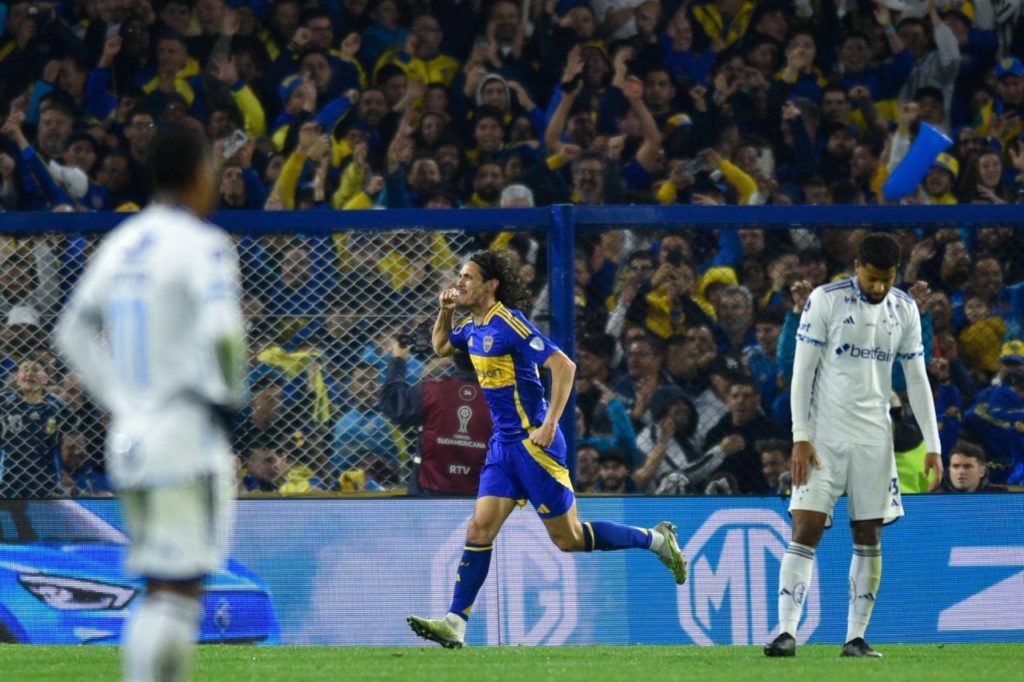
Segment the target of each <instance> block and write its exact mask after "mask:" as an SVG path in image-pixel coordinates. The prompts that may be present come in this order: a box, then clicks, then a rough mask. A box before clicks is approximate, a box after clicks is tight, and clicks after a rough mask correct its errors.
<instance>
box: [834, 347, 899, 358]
mask: <svg viewBox="0 0 1024 682" xmlns="http://www.w3.org/2000/svg"><path fill="white" fill-rule="evenodd" d="M841 355H847V356H849V357H851V358H857V359H858V360H877V361H878V362H892V352H891V351H887V350H885V349H884V348H882V347H881V346H875V347H874V348H862V347H861V346H858V345H857V344H855V343H844V344H843V345H841V346H836V356H837V357H838V356H841Z"/></svg>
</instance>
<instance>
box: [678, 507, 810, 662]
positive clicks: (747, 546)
mask: <svg viewBox="0 0 1024 682" xmlns="http://www.w3.org/2000/svg"><path fill="white" fill-rule="evenodd" d="M789 538H790V530H789V524H787V523H786V521H785V520H784V519H783V518H782V517H781V516H780V515H779V514H776V513H775V512H772V511H768V510H765V509H723V510H721V511H717V512H715V513H714V514H712V515H711V516H709V517H708V520H707V521H705V522H704V525H702V526H701V527H700V528H699V529H697V532H695V533H694V534H693V536H692V537H691V538H690V540H689V542H687V543H686V547H685V548H684V549H683V551H684V552H685V553H686V557H687V560H688V561H689V564H690V570H689V577H688V578H687V580H686V583H685V584H683V585H681V586H680V587H679V588H678V592H679V599H678V605H679V624H680V625H681V626H682V628H683V630H684V631H685V632H686V634H688V635H689V636H690V638H691V639H693V641H694V642H695V643H696V644H703V645H711V644H743V645H750V644H763V643H765V642H768V641H771V640H772V639H773V638H774V637H775V636H776V635H777V634H778V627H779V626H778V596H777V595H778V591H779V567H780V566H781V564H782V557H783V556H784V555H785V553H786V546H787V545H788V544H789ZM820 608H821V604H820V600H819V599H818V571H817V566H815V571H814V576H813V577H812V578H811V584H810V585H808V586H807V588H806V593H805V596H804V615H803V619H802V620H801V621H800V628H799V635H798V637H797V640H798V641H799V642H800V643H801V644H802V643H804V642H806V641H807V639H808V638H809V637H810V636H811V635H812V634H813V633H814V630H815V629H816V628H817V627H818V623H819V622H820V615H821V613H820Z"/></svg>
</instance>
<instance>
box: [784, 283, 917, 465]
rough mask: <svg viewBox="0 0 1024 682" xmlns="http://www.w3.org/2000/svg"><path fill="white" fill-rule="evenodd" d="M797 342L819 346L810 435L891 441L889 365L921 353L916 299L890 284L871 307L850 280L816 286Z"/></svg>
mask: <svg viewBox="0 0 1024 682" xmlns="http://www.w3.org/2000/svg"><path fill="white" fill-rule="evenodd" d="M797 342H798V343H807V344H811V345H813V346H816V347H818V348H819V349H820V350H821V360H820V362H819V363H818V367H817V373H816V375H815V379H814V389H813V394H812V397H811V411H810V415H809V417H810V423H809V425H810V429H811V435H812V437H814V436H817V437H819V438H821V437H828V438H829V439H840V440H843V441H846V442H851V443H858V444H863V445H877V444H883V443H891V442H892V435H891V430H892V426H891V423H890V421H889V405H890V399H891V396H892V364H893V362H894V361H895V360H896V359H900V360H910V359H913V358H915V357H917V356H919V355H923V354H924V348H923V346H922V345H921V318H920V314H919V313H918V310H917V304H916V303H915V302H914V299H912V298H911V297H910V296H908V295H907V294H906V293H905V292H903V291H900V290H899V289H895V288H894V289H891V290H890V291H889V293H888V294H887V295H886V297H885V299H884V300H883V301H882V302H881V303H879V304H877V305H875V304H872V303H871V302H870V301H868V299H867V298H866V297H865V296H864V294H863V292H861V291H860V289H859V287H858V286H857V281H856V277H851V278H849V279H844V280H841V281H839V282H835V283H833V284H826V285H824V286H820V287H818V288H817V289H815V290H814V291H813V292H811V295H810V297H809V298H808V299H807V304H806V305H805V306H804V311H803V314H802V315H801V316H800V328H799V329H798V331H797ZM794 417H796V415H794Z"/></svg>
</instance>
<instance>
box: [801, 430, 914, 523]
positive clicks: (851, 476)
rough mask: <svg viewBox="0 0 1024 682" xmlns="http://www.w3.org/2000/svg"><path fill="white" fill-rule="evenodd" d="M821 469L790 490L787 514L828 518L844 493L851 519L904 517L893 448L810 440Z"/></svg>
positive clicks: (830, 518) (887, 520)
mask: <svg viewBox="0 0 1024 682" xmlns="http://www.w3.org/2000/svg"><path fill="white" fill-rule="evenodd" d="M812 443H813V445H814V450H815V452H816V453H817V454H818V460H819V461H820V462H821V468H820V469H815V468H814V467H811V468H810V475H809V477H808V480H807V483H805V484H804V485H802V486H800V487H798V488H794V489H793V496H792V498H790V500H789V511H791V512H792V511H794V510H805V511H816V512H821V513H823V514H826V515H827V516H828V521H827V524H826V525H828V526H831V525H832V510H833V508H834V507H835V505H836V500H838V499H839V497H840V496H841V495H842V494H843V493H844V492H845V493H846V494H847V497H848V498H849V506H850V520H851V521H868V520H870V519H882V523H884V524H888V523H892V522H893V521H895V520H896V519H898V518H900V517H901V516H903V500H902V499H900V480H899V477H898V476H897V474H896V457H895V456H894V455H893V449H892V445H889V446H879V445H857V444H855V443H845V442H839V441H832V440H825V439H820V438H819V439H816V440H814V441H812Z"/></svg>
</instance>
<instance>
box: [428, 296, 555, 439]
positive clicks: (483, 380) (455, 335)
mask: <svg viewBox="0 0 1024 682" xmlns="http://www.w3.org/2000/svg"><path fill="white" fill-rule="evenodd" d="M448 340H449V342H450V343H451V344H452V346H454V347H455V348H457V349H458V350H460V351H463V352H465V353H469V357H470V359H471V360H472V361H473V367H474V369H476V376H477V380H478V381H479V383H480V387H481V388H482V389H483V392H484V398H486V400H487V406H488V407H489V408H490V410H491V418H492V419H493V421H494V437H495V438H497V439H498V440H499V441H503V442H515V441H520V440H522V439H524V438H526V437H527V435H528V433H529V430H530V429H531V428H533V427H537V426H540V425H541V423H542V422H543V421H544V416H545V415H546V414H547V409H548V403H547V400H546V399H545V398H544V386H543V384H541V381H540V372H539V369H538V367H539V366H540V365H543V364H544V363H545V362H547V359H548V358H549V357H551V355H552V354H553V353H555V352H556V351H557V350H558V347H557V346H555V345H554V344H553V343H551V341H549V340H548V339H547V338H546V337H545V336H544V335H543V334H541V333H540V332H539V331H538V330H537V328H536V327H534V326H533V324H531V323H530V322H529V321H528V320H527V319H526V317H525V316H524V315H523V314H522V313H521V312H519V311H518V310H514V309H509V308H506V307H505V306H504V305H503V304H501V303H495V304H494V306H493V307H492V308H491V309H490V310H489V311H488V312H487V315H486V316H484V319H483V321H482V323H481V324H479V325H477V324H475V323H474V322H473V321H472V318H467V319H466V320H465V321H463V322H462V323H461V324H459V325H458V326H457V327H455V328H454V329H453V330H452V331H451V333H450V334H449V335H448Z"/></svg>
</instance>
